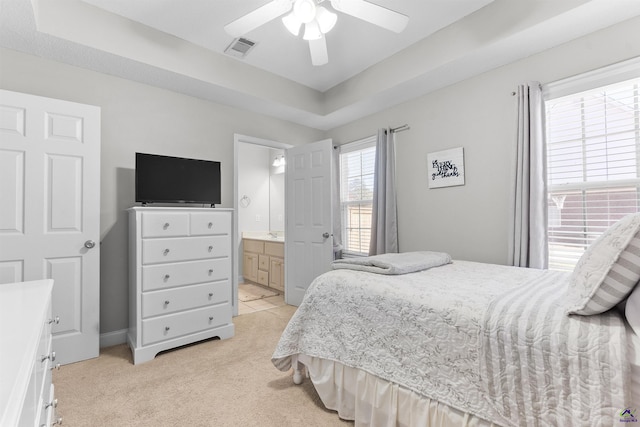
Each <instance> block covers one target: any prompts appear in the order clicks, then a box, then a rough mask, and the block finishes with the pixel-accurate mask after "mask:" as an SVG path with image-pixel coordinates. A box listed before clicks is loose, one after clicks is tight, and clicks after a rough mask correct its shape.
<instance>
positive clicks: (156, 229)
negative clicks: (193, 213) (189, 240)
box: [142, 212, 189, 237]
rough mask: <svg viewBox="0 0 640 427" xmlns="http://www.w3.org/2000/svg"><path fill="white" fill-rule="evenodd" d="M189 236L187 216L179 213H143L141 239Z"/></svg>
mask: <svg viewBox="0 0 640 427" xmlns="http://www.w3.org/2000/svg"><path fill="white" fill-rule="evenodd" d="M188 234H189V215H187V214H185V213H181V212H143V213H142V237H172V236H187V235H188Z"/></svg>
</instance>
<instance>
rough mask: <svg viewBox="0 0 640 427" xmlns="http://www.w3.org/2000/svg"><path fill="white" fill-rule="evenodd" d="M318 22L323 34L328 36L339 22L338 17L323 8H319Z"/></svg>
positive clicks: (317, 13)
mask: <svg viewBox="0 0 640 427" xmlns="http://www.w3.org/2000/svg"><path fill="white" fill-rule="evenodd" d="M316 21H318V25H319V26H320V31H322V34H327V33H328V32H329V31H331V29H332V28H333V27H335V25H336V22H337V21H338V15H336V14H335V13H333V12H330V11H329V10H327V9H326V8H324V7H322V6H319V7H318V10H317V12H316Z"/></svg>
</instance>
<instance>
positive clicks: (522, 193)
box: [508, 82, 548, 268]
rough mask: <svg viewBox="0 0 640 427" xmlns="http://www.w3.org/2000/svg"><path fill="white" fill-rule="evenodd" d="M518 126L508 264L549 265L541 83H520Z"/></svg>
mask: <svg viewBox="0 0 640 427" xmlns="http://www.w3.org/2000/svg"><path fill="white" fill-rule="evenodd" d="M516 95H517V102H518V129H517V138H516V150H515V151H516V152H515V162H514V168H513V170H512V181H511V183H512V184H511V199H510V213H509V219H510V221H509V246H508V251H509V252H508V263H509V264H510V265H514V266H517V267H531V268H547V266H548V249H547V215H548V214H547V156H546V146H545V131H544V103H543V100H542V90H541V88H540V83H538V82H528V83H527V84H523V85H520V86H518V91H517V94H516Z"/></svg>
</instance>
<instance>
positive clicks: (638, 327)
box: [624, 285, 640, 337]
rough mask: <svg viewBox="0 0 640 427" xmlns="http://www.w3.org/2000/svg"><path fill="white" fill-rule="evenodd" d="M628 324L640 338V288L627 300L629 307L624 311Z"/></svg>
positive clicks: (635, 289)
mask: <svg viewBox="0 0 640 427" xmlns="http://www.w3.org/2000/svg"><path fill="white" fill-rule="evenodd" d="M624 315H625V317H626V318H627V322H629V325H631V328H632V329H633V332H635V333H636V335H637V336H638V337H640V286H638V285H636V287H635V288H634V289H633V291H632V292H631V295H629V298H627V306H626V307H625V309H624Z"/></svg>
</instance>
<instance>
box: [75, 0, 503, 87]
mask: <svg viewBox="0 0 640 427" xmlns="http://www.w3.org/2000/svg"><path fill="white" fill-rule="evenodd" d="M84 1H85V2H86V3H90V4H93V5H95V6H97V7H100V8H102V9H104V10H107V11H109V12H113V13H116V14H118V15H121V16H124V17H126V18H128V19H130V20H132V21H136V22H140V23H141V24H144V25H147V26H149V27H152V28H155V29H157V30H160V31H163V32H165V33H168V34H172V35H174V36H176V37H179V38H181V39H183V40H186V41H188V42H191V43H193V44H196V45H198V46H202V47H204V48H206V49H209V50H211V51H212V52H216V53H223V52H224V50H225V48H226V47H227V46H228V45H229V43H231V42H232V41H233V37H231V36H229V35H228V34H227V33H225V31H224V28H223V27H224V26H225V25H226V24H228V23H229V22H231V21H233V20H235V19H237V18H240V17H241V16H243V15H245V14H247V13H248V12H251V11H252V10H254V9H256V8H258V7H260V6H262V5H264V4H266V3H269V1H271V0H242V1H238V0H215V1H212V0H139V1H131V0H84ZM371 1H372V2H373V3H376V4H378V5H379V6H383V7H386V8H388V9H392V10H395V11H397V12H400V13H403V14H405V15H407V16H409V17H410V19H409V24H408V25H407V28H406V29H405V30H404V31H403V32H402V33H400V34H396V33H394V32H391V31H388V30H385V29H383V28H380V27H377V26H375V25H372V24H369V23H367V22H364V21H361V20H359V19H356V18H354V17H351V16H349V15H345V14H340V13H338V22H337V23H336V26H335V28H333V29H332V30H331V31H330V32H329V33H328V34H327V36H326V40H327V50H328V52H329V63H328V64H326V65H323V66H320V67H314V66H313V65H311V57H310V54H309V47H308V44H307V42H306V41H305V40H302V35H300V36H298V37H294V36H293V35H292V34H290V33H289V32H288V31H287V30H286V28H285V27H284V25H283V24H282V22H281V20H280V19H275V20H273V21H271V22H269V23H267V24H265V25H263V26H261V27H259V28H257V29H255V30H253V31H251V32H249V33H247V34H245V35H243V37H246V38H248V39H250V40H251V41H254V42H257V43H258V44H257V46H256V47H255V48H254V49H253V50H252V51H251V52H250V53H249V55H248V56H247V57H246V58H244V59H242V61H244V62H246V63H247V64H250V65H253V66H255V67H258V68H260V69H263V70H266V71H269V72H272V73H274V74H277V75H280V76H282V77H285V78H287V79H290V80H293V81H295V82H298V83H301V84H303V85H305V86H309V87H311V88H313V89H316V90H319V91H322V92H324V91H326V90H327V89H330V88H331V87H333V86H335V85H337V84H338V83H341V82H343V81H345V80H347V79H348V78H350V77H353V76H354V75H356V74H358V73H360V72H362V71H363V70H365V69H367V68H369V67H370V66H372V65H374V64H376V63H378V62H380V61H382V60H383V59H385V58H388V57H389V56H391V55H393V54H394V53H397V52H399V51H401V50H403V49H405V48H407V47H409V46H410V45H412V44H414V43H415V42H417V41H418V40H421V39H424V38H425V37H427V36H429V35H430V34H433V33H434V32H436V31H437V30H439V29H441V28H443V27H446V26H447V25H449V24H451V23H453V22H455V21H458V20H459V19H461V18H463V17H465V16H466V15H468V14H470V13H472V12H474V11H476V10H477V9H479V8H481V7H483V6H485V5H486V4H488V3H490V2H491V1H492V0H427V1H425V0H402V1H398V0H371ZM323 5H324V6H325V7H327V8H328V9H331V6H330V4H329V2H328V1H325V2H324V4H323Z"/></svg>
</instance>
